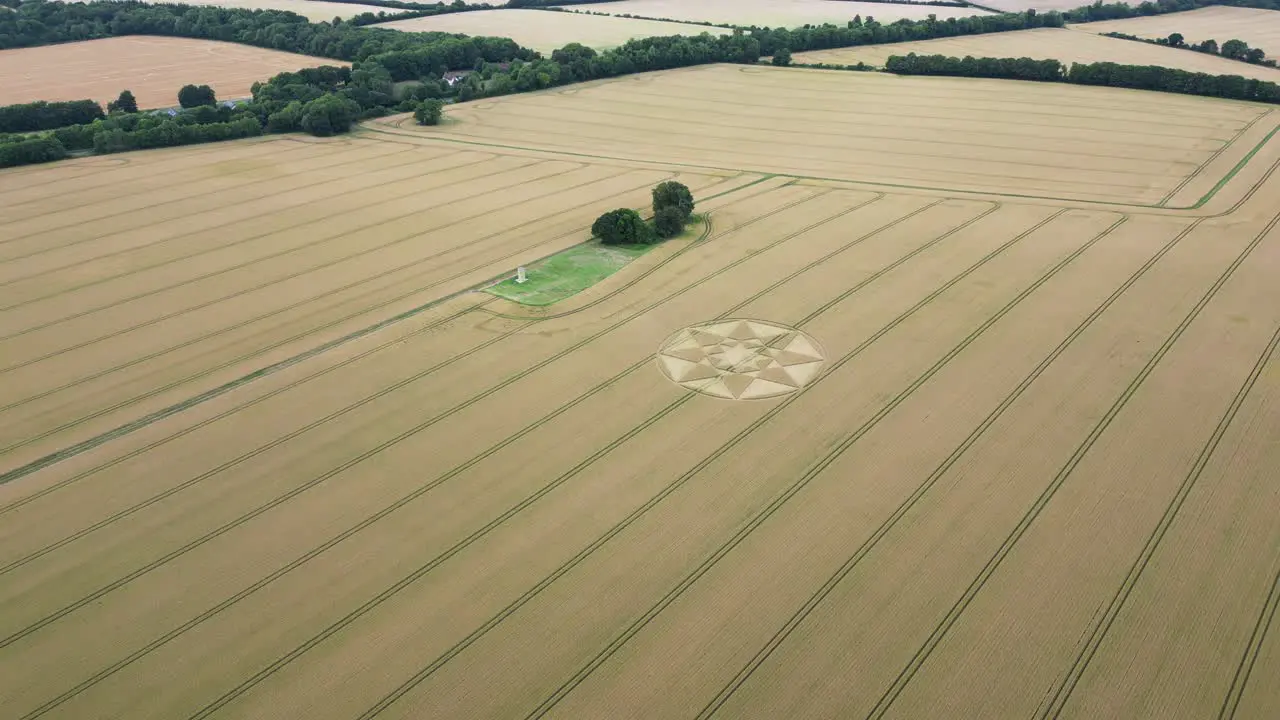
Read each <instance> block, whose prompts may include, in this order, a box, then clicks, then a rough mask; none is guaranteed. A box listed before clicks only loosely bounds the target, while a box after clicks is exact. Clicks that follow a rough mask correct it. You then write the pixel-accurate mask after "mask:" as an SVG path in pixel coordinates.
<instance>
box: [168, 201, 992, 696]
mask: <svg viewBox="0 0 1280 720" xmlns="http://www.w3.org/2000/svg"><path fill="white" fill-rule="evenodd" d="M944 201H945V198H944V199H940V200H938V201H937V202H934V203H932V204H929V205H926V206H924V207H921V208H919V209H917V210H916V211H914V212H911V213H910V214H908V215H906V216H902V217H899V218H898V219H896V220H894V221H891V222H890V223H889V224H887V225H885V226H882V227H881V228H879V229H877V230H875V231H872V232H870V233H867V234H865V235H863V236H861V237H859V238H857V239H855V240H853V241H851V242H849V243H846V244H845V245H844V246H842V247H841V248H839V249H837V250H835V251H833V252H832V253H829V254H828V256H827V258H829V257H831V256H834V255H836V254H838V253H841V252H844V251H845V250H847V249H849V248H851V247H854V246H856V245H858V244H860V243H861V242H863V241H865V240H866V239H868V238H870V237H871V236H873V235H875V234H878V233H879V232H882V231H883V230H885V229H888V228H889V227H892V226H894V225H896V224H898V223H900V222H902V221H904V220H906V219H908V218H910V217H914V216H915V215H918V214H920V213H921V212H924V211H926V210H928V209H930V208H932V207H935V206H936V205H938V204H940V203H942V202H944ZM872 202H875V200H871V201H868V202H866V203H863V204H862V205H861V206H859V207H864V206H866V205H870V204H871V203H872ZM856 209H857V208H853V209H849V210H845V211H844V212H842V213H840V214H838V215H836V216H833V217H831V218H828V219H827V220H825V221H821V222H819V223H815V224H812V225H810V226H808V227H806V228H804V229H802V230H800V231H798V232H796V233H792V234H791V235H788V236H787V237H786V238H784V239H783V241H785V240H790V239H792V238H795V237H798V236H799V235H802V234H805V233H807V232H810V231H812V230H814V229H816V228H817V227H820V226H822V225H825V224H826V223H828V222H832V221H834V220H836V219H838V218H840V217H844V216H846V215H848V214H849V213H851V212H853V210H856ZM996 209H998V206H997V207H995V208H992V209H989V210H988V211H986V212H984V213H981V214H979V215H978V216H976V217H974V218H971V219H970V220H968V221H966V222H965V223H964V224H963V225H964V226H967V225H970V224H972V223H973V222H976V221H977V220H978V219H980V218H981V217H985V216H986V215H989V214H990V213H991V212H994V211H995V210H996ZM739 227H741V226H739ZM737 229H738V228H735V229H734V230H733V231H731V232H735V231H736V230H737ZM959 229H960V228H955V229H953V230H952V231H950V232H948V233H947V235H948V236H949V235H950V234H953V233H954V232H957V231H958V230H959ZM942 239H944V238H935V239H934V240H933V241H931V242H930V243H929V246H933V245H936V244H937V243H938V242H940V241H941V240H942ZM767 249H768V248H764V249H761V250H758V251H755V252H754V253H753V255H752V256H754V255H757V254H760V253H761V252H763V251H764V250H767ZM924 249H927V248H919V249H917V250H916V251H913V252H912V253H910V254H909V256H905V257H902V258H899V259H898V260H895V261H894V262H893V263H891V264H890V266H887V267H885V268H883V269H882V270H881V271H879V272H877V273H876V274H875V275H874V276H871V277H868V278H866V279H864V280H863V281H862V282H861V283H859V286H860V287H865V286H867V285H869V284H871V283H872V282H874V281H875V280H876V279H878V278H879V277H881V276H883V275H884V274H886V273H888V272H890V271H892V270H893V269H894V268H896V267H897V266H898V265H900V264H902V263H903V262H906V261H907V260H909V259H910V257H914V256H915V255H917V254H919V252H922V251H923V250H924ZM745 259H746V258H744V260H745ZM823 261H824V260H822V259H820V260H818V261H815V262H814V263H811V264H810V265H809V266H806V267H804V268H801V269H799V270H796V271H794V272H793V273H791V274H790V275H789V276H787V277H784V278H782V279H780V280H778V281H776V282H775V283H774V284H773V285H770V286H769V287H766V288H764V289H763V290H761V291H759V292H757V293H756V294H755V295H753V296H751V297H749V298H747V299H745V300H743V301H741V302H740V303H738V304H737V305H736V306H734V307H732V308H730V309H729V310H727V311H725V312H724V313H722V314H721V315H720V316H719V317H722V318H723V317H729V316H731V315H732V314H733V313H734V312H736V311H737V310H739V309H740V308H742V307H744V306H746V305H747V304H749V303H751V302H753V301H755V300H757V299H759V298H760V297H762V296H764V295H766V294H768V293H770V292H772V291H773V290H775V289H777V288H778V287H780V286H781V285H783V284H785V283H787V282H790V281H791V280H793V279H794V278H795V277H798V276H799V275H801V274H803V273H804V272H807V271H808V270H809V269H811V268H812V267H814V266H815V265H817V264H820V263H821V262H823ZM651 363H652V358H651V357H645V358H642V359H641V360H639V361H637V362H636V363H634V364H632V365H631V366H629V367H627V368H625V369H623V370H622V371H621V372H619V373H618V374H616V375H614V376H613V377H611V378H609V379H607V380H605V381H604V382H602V383H600V384H599V385H597V386H596V387H595V388H593V389H592V390H591V391H590V392H591V393H593V394H594V393H595V392H597V391H599V390H601V389H603V388H606V387H608V386H611V385H613V384H615V383H617V382H618V381H620V380H622V379H623V378H624V377H625V376H626V375H628V374H630V373H632V372H634V371H635V370H637V369H639V368H641V367H645V366H648V365H650V364H651ZM819 379H821V376H820V377H819ZM815 382H817V380H815ZM692 397H693V393H688V394H685V395H682V396H681V397H680V398H678V399H677V400H676V401H674V402H673V403H671V404H670V405H669V406H668V407H666V408H663V409H662V410H660V411H659V413H658V414H659V415H665V414H666V413H668V412H671V411H672V410H674V409H675V408H676V407H677V406H679V405H682V404H684V403H685V402H687V401H688V400H689V399H691V398H692ZM575 404H576V401H575ZM566 409H567V408H566ZM558 413H559V411H557V414H558ZM655 419H656V416H651V417H650V418H649V419H647V420H645V421H642V424H641V425H642V427H637V428H634V429H633V431H629V432H628V433H627V438H628V439H629V438H630V437H634V436H635V435H636V434H638V433H639V431H640V430H642V429H643V428H644V427H647V426H648V425H650V424H652V422H653V421H654V420H655ZM762 423H763V421H762V420H761V421H758V422H757V423H753V424H752V425H751V426H749V427H748V428H747V429H746V430H744V431H742V432H741V433H740V434H739V435H738V436H735V437H734V438H733V439H731V440H730V441H729V442H728V443H727V444H725V445H724V446H722V447H721V452H727V451H728V449H729V448H731V447H732V446H733V445H736V444H737V443H738V442H740V441H741V439H742V438H744V437H746V436H747V435H749V434H750V433H751V432H753V431H754V430H755V429H756V428H758V427H759V426H760V425H761V424H762ZM533 429H536V428H533V427H530V428H527V430H528V431H532V430H533ZM522 432H524V431H522ZM515 439H518V438H510V439H509V440H507V441H503V443H502V444H501V445H500V446H494V447H491V448H490V449H489V450H486V451H485V452H484V453H483V455H482V456H478V457H475V458H473V459H472V460H470V461H468V462H467V463H466V464H465V466H458V467H457V468H455V469H454V470H452V471H450V473H451V474H453V473H460V472H463V471H465V470H466V469H468V468H469V467H471V466H474V465H475V464H477V463H478V462H480V461H482V460H483V459H485V458H486V457H488V456H489V455H491V454H492V453H494V452H496V451H498V450H500V449H501V447H505V446H506V445H507V444H509V443H510V442H512V441H514V440H515ZM620 445H621V443H616V444H615V443H611V444H610V445H609V446H608V447H607V449H606V450H603V451H599V452H596V453H593V454H592V455H591V456H589V457H588V458H587V459H586V460H584V461H582V462H580V463H579V464H578V465H575V466H574V467H573V468H572V469H571V470H570V471H567V472H566V473H564V474H562V475H561V476H560V477H558V478H556V479H555V480H554V481H552V483H551V484H550V485H548V486H544V488H542V489H540V490H539V491H538V492H536V493H535V494H534V495H532V496H528V497H526V498H525V500H523V501H521V502H520V503H518V504H517V505H516V506H513V507H512V508H509V509H508V511H507V512H505V513H503V514H502V515H501V516H500V518H501V521H500V522H493V521H491V522H490V523H489V524H488V525H486V526H484V527H483V528H481V529H480V530H478V531H474V532H473V533H472V534H471V535H469V536H468V537H466V538H464V539H463V540H461V541H459V542H458V543H455V545H454V546H452V547H451V548H449V549H448V550H446V551H445V552H443V553H441V554H440V555H438V556H437V557H436V558H434V559H432V560H431V561H429V562H428V563H427V564H425V565H422V566H419V567H418V568H417V569H416V570H415V571H414V572H412V573H410V575H408V576H405V577H403V578H401V580H400V581H398V582H397V583H395V584H394V585H393V586H391V587H390V588H387V589H386V590H384V591H383V592H382V593H380V594H379V595H378V596H375V597H374V598H373V599H371V600H369V601H367V602H366V603H365V605H363V606H361V607H360V608H357V610H355V611H352V612H351V613H349V614H348V615H347V616H345V617H344V618H342V619H340V620H339V621H338V622H336V623H334V624H332V625H330V626H329V627H328V628H326V630H324V631H322V632H321V633H320V634H319V635H317V636H314V637H313V638H312V639H311V640H309V641H307V643H305V644H304V645H303V646H299V647H298V648H295V649H294V651H292V652H291V653H289V654H287V655H286V656H284V657H282V658H280V659H278V660H277V661H276V662H275V663H273V664H272V665H270V666H268V667H267V668H265V669H264V670H261V671H259V673H258V674H257V675H255V676H253V677H251V678H249V679H248V680H246V681H244V682H243V683H241V685H240V686H238V687H237V688H235V689H233V690H232V691H229V692H228V693H226V694H224V695H223V696H222V697H220V698H219V699H217V700H215V701H214V702H213V703H211V704H210V705H208V706H206V707H205V708H204V709H202V710H201V711H200V713H198V714H197V715H195V716H193V718H198V717H204V716H205V715H207V714H208V713H210V712H215V711H216V710H217V709H218V708H219V707H222V706H223V705H225V704H226V703H228V702H230V701H231V700H233V699H235V698H236V697H238V696H239V695H242V694H244V693H245V692H248V691H249V690H250V689H252V688H253V687H254V686H256V685H257V684H258V683H260V682H262V681H263V680H265V679H266V678H267V677H269V676H270V675H272V674H274V673H275V672H277V671H278V670H279V669H281V668H283V667H284V666H286V665H288V664H289V663H291V662H292V661H293V660H295V659H297V658H298V657H300V656H301V655H302V654H304V653H306V652H307V651H309V650H310V649H311V648H312V647H315V646H316V645H319V644H320V643H322V642H323V641H324V640H326V639H328V638H329V637H331V636H333V635H334V634H336V633H338V632H339V631H341V630H342V629H343V628H344V627H346V626H347V625H350V624H351V623H352V622H354V621H355V620H357V619H359V618H360V617H362V616H363V615H365V614H367V613H368V612H371V611H372V610H374V609H376V608H377V606H379V605H381V604H382V603H383V602H385V601H386V600H388V599H390V598H391V597H393V596H394V595H395V594H397V593H399V592H400V591H401V590H403V589H404V588H406V587H408V586H409V585H411V584H413V583H414V582H417V581H418V580H419V579H421V578H422V577H424V576H425V575H427V574H428V573H429V572H430V571H431V570H433V569H435V568H436V567H438V566H439V565H440V564H442V563H443V562H445V561H447V560H448V559H449V558H451V557H453V556H454V555H456V554H458V553H459V552H461V551H462V550H464V549H466V547H468V546H469V545H471V544H473V543H475V542H476V541H478V540H479V539H481V538H482V537H484V536H485V535H487V534H488V533H489V532H491V531H492V530H493V529H495V528H497V527H499V526H500V525H501V524H502V523H505V522H506V520H509V519H510V518H511V517H514V516H515V515H516V514H518V513H519V512H520V511H523V510H524V509H525V508H527V507H528V506H530V505H532V504H533V503H534V502H536V501H537V500H538V499H540V498H541V497H543V496H545V495H546V494H548V493H549V492H551V491H552V490H554V489H555V488H556V487H558V486H559V485H562V484H563V483H565V482H567V481H568V480H570V479H571V478H572V477H574V476H576V475H577V474H578V473H579V472H581V471H582V470H584V469H586V468H587V467H588V466H590V465H591V464H593V463H594V462H595V461H596V460H599V459H600V458H601V457H604V456H605V455H607V454H608V452H610V451H612V450H613V449H615V448H616V447H618V446H620ZM680 484H683V481H677V483H676V484H673V485H671V486H669V488H668V490H667V491H664V492H666V493H667V494H669V493H670V492H674V491H675V489H676V488H677V487H678V486H679V485H680ZM415 492H416V491H415ZM650 502H651V503H652V504H654V505H656V504H657V502H659V500H658V499H651V500H650ZM637 517H638V515H637Z"/></svg>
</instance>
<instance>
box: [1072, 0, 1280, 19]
mask: <svg viewBox="0 0 1280 720" xmlns="http://www.w3.org/2000/svg"><path fill="white" fill-rule="evenodd" d="M1217 5H1225V6H1228V7H1245V8H1258V9H1261V10H1280V0H1157V1H1156V2H1151V1H1150V0H1147V1H1146V2H1141V3H1136V4H1133V5H1129V4H1127V3H1120V2H1117V3H1105V2H1103V1H1102V0H1097V1H1096V2H1094V3H1093V4H1091V5H1084V6H1081V7H1078V8H1076V9H1074V10H1067V11H1064V12H1063V13H1062V16H1063V18H1065V19H1066V21H1067V22H1069V23H1090V22H1098V21H1101V20H1123V19H1125V18H1132V17H1145V16H1150V15H1164V14H1166V13H1175V12H1187V11H1188V10H1198V9H1200V8H1205V7H1214V6H1217Z"/></svg>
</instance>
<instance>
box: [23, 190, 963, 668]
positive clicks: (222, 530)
mask: <svg viewBox="0 0 1280 720" xmlns="http://www.w3.org/2000/svg"><path fill="white" fill-rule="evenodd" d="M939 202H941V201H939ZM783 209H785V208H783ZM780 211H781V210H779V211H775V212H780ZM849 212H852V210H846V211H844V212H842V213H840V214H837V215H835V216H833V217H831V218H828V219H827V220H826V221H823V223H825V222H830V221H831V220H834V219H836V218H838V217H841V216H842V215H845V214H848V213H849ZM823 223H818V224H819V225H820V224H823ZM816 226H817V225H815V226H814V227H816ZM740 227H741V226H740ZM787 239H788V238H781V239H779V240H776V241H774V243H772V244H771V245H768V246H766V247H765V248H761V249H759V250H758V251H756V252H755V253H754V254H752V255H747V256H744V257H743V258H741V259H739V260H738V261H736V262H735V263H733V264H730V265H728V266H726V267H724V268H721V269H720V270H718V271H716V272H714V273H712V274H711V275H708V276H706V277H704V278H701V279H700V280H698V281H697V282H696V283H694V284H692V285H689V286H686V287H685V288H683V289H682V290H680V291H678V292H676V293H674V294H672V295H670V296H668V297H666V298H663V299H660V300H658V301H656V302H654V303H652V304H651V305H649V306H648V307H645V308H641V309H640V310H638V311H637V312H636V313H634V314H633V315H631V316H629V317H627V318H625V319H623V320H621V321H619V322H617V323H615V324H614V325H611V326H609V327H607V328H605V329H603V330H601V331H600V332H598V333H596V334H595V335H593V336H590V337H588V338H586V339H584V340H581V341H579V342H578V343H575V344H574V345H571V346H569V347H567V348H565V349H564V350H562V351H560V352H559V353H556V354H553V355H551V356H549V357H547V358H545V359H544V360H542V361H540V362H539V363H537V364H536V365H533V366H530V367H528V368H526V369H525V370H522V371H521V372H518V373H515V374H513V375H511V376H509V377H508V378H506V379H505V380H503V381H502V382H500V383H497V384H495V385H493V386H491V387H490V388H489V389H487V390H485V391H483V392H481V393H478V394H476V395H473V396H472V397H471V398H470V399H468V400H465V401H463V402H461V403H458V404H457V405H454V406H453V407H451V408H448V409H446V410H443V411H441V412H440V413H437V414H436V415H435V416H433V417H432V418H429V419H427V420H426V421H424V422H423V423H420V424H419V425H417V426H415V427H414V428H410V429H409V430H408V431H406V432H402V433H401V434H399V435H397V436H396V437H393V438H391V439H390V440H387V441H384V442H382V443H380V444H379V445H377V446H375V447H374V448H372V449H370V450H366V451H365V452H364V453H361V454H360V455H358V456H356V457H354V458H351V459H349V460H347V461H346V462H344V463H341V464H340V465H338V466H336V467H334V468H330V469H329V470H328V471H326V472H325V473H323V474H322V475H320V476H319V477H317V478H313V479H312V480H310V481H308V482H307V483H304V484H303V485H301V486H298V487H295V488H293V489H292V490H290V491H288V492H287V493H284V494H282V495H280V496H277V497H276V498H275V499H273V500H271V501H269V502H267V503H265V504H263V505H260V506H258V507H257V508H254V509H253V510H251V511H249V512H247V513H244V514H243V515H241V516H240V517H239V518H236V519H234V520H232V521H230V522H228V523H225V524H223V525H222V526H221V527H218V528H215V529H214V530H212V531H210V532H208V533H205V534H204V535H202V536H201V537H199V538H196V539H195V540H192V541H190V542H188V543H187V544H185V545H183V546H181V547H179V548H177V549H175V550H173V551H170V552H169V553H168V554H166V555H164V556H162V557H161V558H159V559H157V560H154V561H152V562H151V563H148V564H147V565H144V566H143V567H141V568H137V569H135V570H134V571H132V572H130V573H129V574H127V575H125V576H124V577H121V578H118V579H117V580H115V581H114V582H111V583H109V584H107V585H105V586H103V587H101V588H99V589H98V590H95V591H93V592H92V593H90V594H88V595H85V596H83V597H82V598H81V599H80V600H77V601H75V602H73V603H71V604H69V605H66V606H64V607H63V608H61V609H59V610H56V611H54V612H53V613H50V614H49V615H46V616H45V617H44V618H42V619H40V620H37V621H36V622H34V623H31V624H30V625H28V626H27V627H25V628H23V629H21V630H18V631H16V632H14V633H12V634H10V635H9V636H8V637H5V638H0V648H4V647H8V646H9V645H11V644H13V643H14V642H16V641H18V640H20V639H22V638H23V637H26V636H27V635H30V634H31V633H33V632H36V631H37V630H40V629H41V628H43V627H45V626H47V625H49V624H51V623H53V622H55V621H56V620H58V619H59V618H61V617H64V616H66V615H68V614H70V613H71V612H74V611H75V610H77V609H79V608H80V607H83V606H84V605H87V604H88V603H90V602H93V601H94V600H97V599H98V598H100V597H102V596H104V595H106V594H107V593H109V592H111V591H113V590H116V589H118V588H120V587H123V586H124V585H126V584H128V583H129V582H132V581H133V580H135V579H137V578H138V577H141V576H142V575H145V574H146V573H148V572H150V571H152V570H154V569H156V568H158V567H160V566H162V565H164V564H165V563H167V562H169V561H170V560H173V559H175V558H178V557H180V556H182V555H184V554H186V553H187V552H190V551H191V550H193V549H195V548H197V547H199V546H200V545H203V544H204V543H206V542H208V541H210V540H213V539H215V538H217V537H219V536H221V535H223V534H226V533H227V532H230V531H231V530H233V529H234V528H236V527H238V526H240V525H242V524H244V523H246V522H248V521H250V520H252V519H253V518H255V517H257V516H259V515H262V514H263V513H265V512H267V511H269V510H271V509H272V508H274V507H278V506H279V505H281V504H283V503H285V502H287V501H288V500H290V499H292V498H294V497H296V496H298V495H300V494H302V493H303V492H306V491H307V490H309V489H310V488H312V487H314V486H315V485H318V484H319V483H322V482H324V481H325V480H327V479H329V478H332V477H334V476H336V475H337V474H339V473H341V472H343V471H345V470H347V469H349V468H350V467H353V466H355V465H356V464H358V463H360V462H363V461H364V460H367V459H368V458H371V457H373V456H375V455H377V454H378V453H379V452H381V451H383V450H385V449H387V448H389V447H391V446H393V445H395V444H397V443H399V442H401V441H402V440H404V439H406V438H408V437H410V436H411V435H413V434H416V433H417V432H420V431H421V430H423V429H425V428H427V427H429V426H431V425H434V424H435V423H438V422H440V421H442V420H445V419H447V418H448V417H450V416H451V415H453V414H455V413H457V412H459V411H461V410H463V409H465V408H467V407H469V406H471V405H474V404H475V403H478V402H480V401H481V400H483V399H485V398H486V397H489V396H492V395H494V394H496V393H498V392H500V391H501V390H503V389H504V388H506V387H507V386H509V385H511V384H513V383H515V382H517V381H519V380H520V379H522V378H524V377H527V376H528V375H530V374H532V373H534V372H536V371H537V370H539V369H541V368H542V367H545V366H546V365H549V364H551V363H553V362H555V361H556V360H559V359H561V358H563V357H564V356H566V355H568V354H569V353H571V352H573V351H575V350H577V349H579V348H581V347H582V346H584V345H586V344H588V343H590V342H592V341H594V340H595V339H597V338H599V337H602V336H603V335H605V334H607V333H609V332H611V331H612V330H614V329H616V328H617V327H620V326H621V325H622V324H623V323H625V322H627V321H628V320H631V319H634V318H635V317H638V316H640V315H642V314H644V313H645V312H648V311H649V310H651V309H652V308H653V307H656V306H658V305H661V304H663V303H665V302H668V301H670V300H671V299H673V298H675V297H678V296H679V295H682V294H684V293H685V292H688V291H689V290H691V289H692V288H694V287H697V286H698V285H700V284H702V283H703V282H706V281H708V280H710V279H712V278H714V277H716V276H718V275H719V274H721V273H723V272H725V271H727V270H730V269H732V268H733V267H735V266H736V265H738V264H741V263H742V262H745V261H746V260H748V259H750V258H751V257H755V255H758V254H760V253H763V252H765V251H767V250H768V249H770V248H772V247H775V246H777V245H779V244H781V243H783V242H785V241H786V240H787ZM389 322H390V321H384V323H389ZM532 324H533V323H530V325H532Z"/></svg>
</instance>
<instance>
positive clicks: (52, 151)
mask: <svg viewBox="0 0 1280 720" xmlns="http://www.w3.org/2000/svg"><path fill="white" fill-rule="evenodd" d="M66 156H67V149H66V148H65V147H63V146H62V143H60V142H58V141H57V140H56V139H54V138H52V137H47V136H46V137H33V138H28V137H23V136H17V137H6V138H3V139H0V168H5V167H14V166H15V165H31V164H34V163H43V162H52V161H54V160H61V159H62V158H64V157H66Z"/></svg>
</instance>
